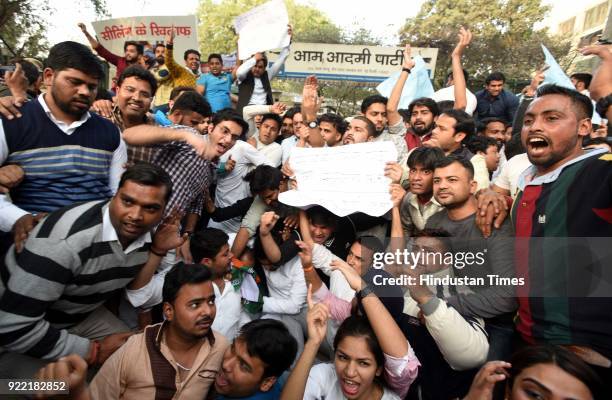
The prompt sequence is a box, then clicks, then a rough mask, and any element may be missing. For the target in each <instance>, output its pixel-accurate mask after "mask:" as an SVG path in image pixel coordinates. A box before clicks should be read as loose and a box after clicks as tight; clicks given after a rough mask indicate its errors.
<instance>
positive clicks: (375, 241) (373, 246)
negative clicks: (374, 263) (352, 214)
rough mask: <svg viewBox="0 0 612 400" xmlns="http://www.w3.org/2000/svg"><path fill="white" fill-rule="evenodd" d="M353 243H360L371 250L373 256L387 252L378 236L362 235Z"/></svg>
mask: <svg viewBox="0 0 612 400" xmlns="http://www.w3.org/2000/svg"><path fill="white" fill-rule="evenodd" d="M353 243H359V244H360V245H361V246H363V247H365V248H367V249H369V250H370V251H371V252H372V254H374V253H382V252H384V251H385V246H384V245H383V243H382V242H381V241H380V239H379V238H377V237H376V236H372V235H361V236H359V237H358V238H357V239H355V242H353Z"/></svg>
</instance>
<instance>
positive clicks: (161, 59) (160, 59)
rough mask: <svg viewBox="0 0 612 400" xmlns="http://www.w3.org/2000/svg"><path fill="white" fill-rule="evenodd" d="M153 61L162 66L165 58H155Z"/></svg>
mask: <svg viewBox="0 0 612 400" xmlns="http://www.w3.org/2000/svg"><path fill="white" fill-rule="evenodd" d="M155 61H157V65H164V62H165V58H164V57H157V58H156V59H155Z"/></svg>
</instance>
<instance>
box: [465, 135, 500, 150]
mask: <svg viewBox="0 0 612 400" xmlns="http://www.w3.org/2000/svg"><path fill="white" fill-rule="evenodd" d="M489 146H495V147H497V150H499V143H497V140H495V139H493V138H491V137H487V136H472V137H471V138H470V140H468V142H467V143H466V147H467V148H468V150H469V151H471V152H472V153H474V154H476V153H478V152H479V151H481V152H483V153H486V152H487V149H488V148H489Z"/></svg>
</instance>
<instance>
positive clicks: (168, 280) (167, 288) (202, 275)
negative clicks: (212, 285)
mask: <svg viewBox="0 0 612 400" xmlns="http://www.w3.org/2000/svg"><path fill="white" fill-rule="evenodd" d="M211 279H212V273H211V272H210V269H208V267H205V266H203V265H201V264H185V263H183V262H182V261H181V262H179V263H178V264H176V265H174V266H173V267H172V268H171V269H170V271H169V272H168V273H167V274H166V276H165V278H164V287H163V289H162V300H163V302H164V303H170V304H172V303H174V300H176V296H177V295H178V292H179V290H181V288H182V287H183V286H184V285H187V284H195V283H203V282H207V281H210V280H211Z"/></svg>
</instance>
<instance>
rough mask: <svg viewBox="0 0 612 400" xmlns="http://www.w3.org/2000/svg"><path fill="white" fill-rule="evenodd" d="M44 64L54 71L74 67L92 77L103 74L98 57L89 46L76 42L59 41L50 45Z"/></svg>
mask: <svg viewBox="0 0 612 400" xmlns="http://www.w3.org/2000/svg"><path fill="white" fill-rule="evenodd" d="M45 65H46V66H47V67H48V68H51V69H53V70H54V71H55V72H59V71H63V70H66V69H69V68H74V69H76V70H79V71H81V72H82V73H84V74H86V75H89V76H91V77H92V78H94V79H101V78H102V77H103V76H104V70H103V69H102V64H101V63H100V61H98V57H96V56H95V55H94V54H93V53H92V52H91V50H90V49H89V47H87V46H85V45H83V44H81V43H77V42H71V41H67V42H60V43H58V44H56V45H55V46H53V47H51V50H49V57H47V60H46V62H45Z"/></svg>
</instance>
